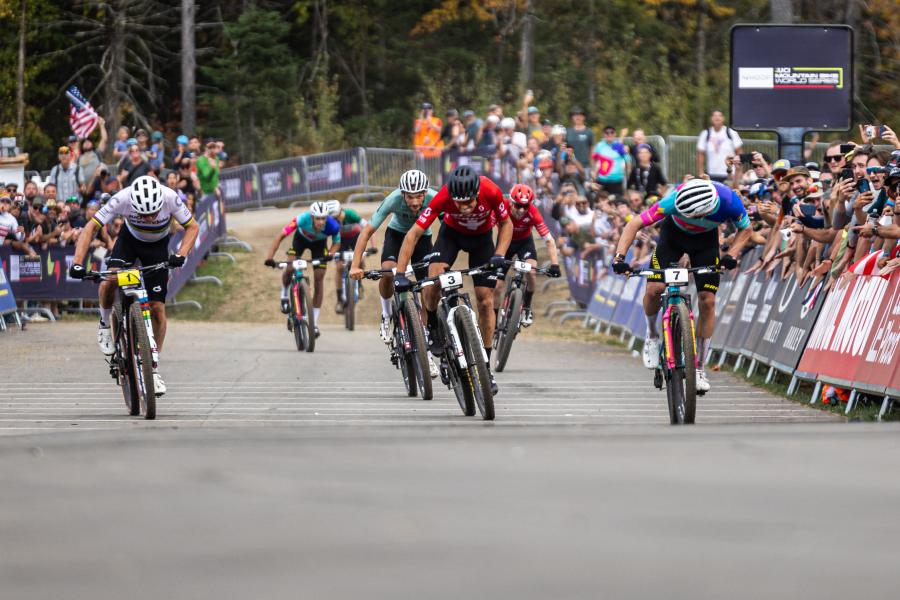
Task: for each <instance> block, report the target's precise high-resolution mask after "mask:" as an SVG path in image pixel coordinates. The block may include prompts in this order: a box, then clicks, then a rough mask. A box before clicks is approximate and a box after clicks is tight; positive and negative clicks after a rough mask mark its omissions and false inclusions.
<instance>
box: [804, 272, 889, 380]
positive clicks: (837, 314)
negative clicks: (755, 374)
mask: <svg viewBox="0 0 900 600" xmlns="http://www.w3.org/2000/svg"><path fill="white" fill-rule="evenodd" d="M898 350H900V273H894V274H892V275H891V277H890V278H888V279H885V278H883V277H865V276H851V277H849V278H847V277H844V278H842V279H841V280H840V281H838V282H837V284H836V285H835V287H834V289H833V290H832V291H831V293H830V294H829V295H828V298H827V299H826V300H825V304H824V306H823V307H822V311H821V313H820V314H819V318H818V320H817V321H816V326H815V327H814V328H813V331H812V333H811V334H810V336H809V340H807V343H806V349H805V350H804V351H803V357H802V358H801V359H800V365H799V366H798V367H797V370H798V371H800V372H803V373H812V374H816V375H818V379H820V380H822V381H825V382H828V383H833V384H835V385H840V386H843V387H854V388H858V389H863V390H868V391H872V392H874V393H878V394H882V393H885V391H886V390H888V391H889V390H900V355H898V353H897V351H898Z"/></svg>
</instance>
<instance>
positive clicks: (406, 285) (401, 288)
mask: <svg viewBox="0 0 900 600" xmlns="http://www.w3.org/2000/svg"><path fill="white" fill-rule="evenodd" d="M394 289H395V290H396V291H398V292H408V291H409V290H411V289H412V281H410V280H409V277H407V276H406V275H405V274H403V273H397V274H396V275H395V276H394Z"/></svg>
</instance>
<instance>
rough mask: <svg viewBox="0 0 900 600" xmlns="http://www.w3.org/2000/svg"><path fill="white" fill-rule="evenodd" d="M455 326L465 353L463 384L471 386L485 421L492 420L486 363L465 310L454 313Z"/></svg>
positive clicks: (492, 396)
mask: <svg viewBox="0 0 900 600" xmlns="http://www.w3.org/2000/svg"><path fill="white" fill-rule="evenodd" d="M455 317H456V327H457V331H458V332H459V337H460V343H462V345H463V350H464V351H465V353H466V362H467V363H468V367H467V368H466V378H465V379H463V385H465V384H466V383H468V385H469V386H471V390H472V396H473V397H474V398H475V403H476V404H477V405H478V410H479V411H480V412H481V417H482V418H483V419H484V420H485V421H493V420H494V395H493V393H491V379H490V376H488V364H487V361H485V360H484V354H483V352H482V349H481V346H480V343H479V341H478V340H479V338H478V332H477V331H476V330H475V321H474V320H473V319H472V314H471V313H470V312H469V311H467V310H459V311H457V312H456V314H455Z"/></svg>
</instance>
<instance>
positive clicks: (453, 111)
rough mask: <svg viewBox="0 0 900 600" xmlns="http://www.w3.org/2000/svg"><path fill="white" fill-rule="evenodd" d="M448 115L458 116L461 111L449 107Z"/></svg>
mask: <svg viewBox="0 0 900 600" xmlns="http://www.w3.org/2000/svg"><path fill="white" fill-rule="evenodd" d="M447 116H448V117H458V116H459V111H457V110H456V109H455V108H448V109H447Z"/></svg>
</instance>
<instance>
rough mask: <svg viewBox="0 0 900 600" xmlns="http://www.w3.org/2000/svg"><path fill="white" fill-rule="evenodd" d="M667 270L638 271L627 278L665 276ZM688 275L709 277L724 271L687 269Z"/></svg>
mask: <svg viewBox="0 0 900 600" xmlns="http://www.w3.org/2000/svg"><path fill="white" fill-rule="evenodd" d="M670 268H672V269H680V268H681V267H670ZM667 270H668V269H640V270H638V271H631V272H630V273H629V274H628V276H629V277H650V276H652V275H665V273H666V271H667ZM684 270H685V271H687V272H688V273H695V274H698V275H709V274H712V273H723V272H724V271H725V269H724V268H722V267H708V266H706V267H687V268H685V269H684Z"/></svg>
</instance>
